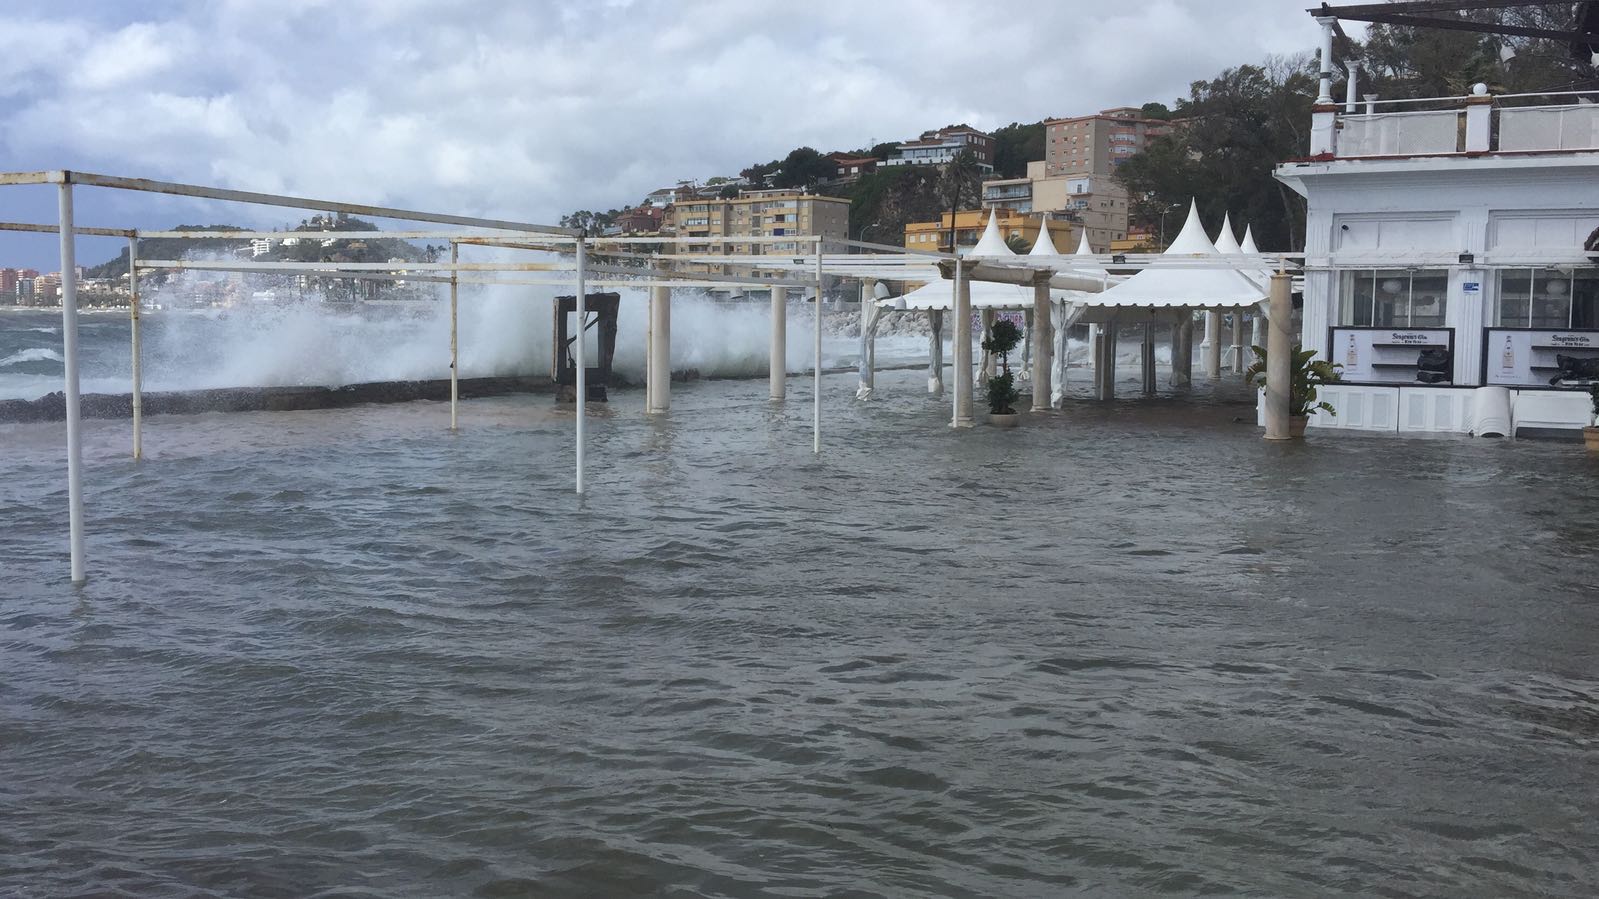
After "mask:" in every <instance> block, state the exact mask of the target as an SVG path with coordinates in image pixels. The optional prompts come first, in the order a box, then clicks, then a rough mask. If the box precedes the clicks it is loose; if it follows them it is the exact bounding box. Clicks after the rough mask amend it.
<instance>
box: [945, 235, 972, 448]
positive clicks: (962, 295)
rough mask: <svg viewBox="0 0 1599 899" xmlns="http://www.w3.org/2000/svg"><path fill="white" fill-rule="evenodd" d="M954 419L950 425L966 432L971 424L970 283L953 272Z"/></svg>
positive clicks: (964, 276)
mask: <svg viewBox="0 0 1599 899" xmlns="http://www.w3.org/2000/svg"><path fill="white" fill-rule="evenodd" d="M954 333H955V417H954V420H953V421H951V422H950V424H951V425H952V426H954V427H957V428H969V427H971V426H972V424H973V420H972V390H973V387H974V385H973V383H972V282H971V281H969V280H967V278H966V274H965V272H963V271H962V270H961V269H960V268H959V267H957V268H956V269H955V332H954Z"/></svg>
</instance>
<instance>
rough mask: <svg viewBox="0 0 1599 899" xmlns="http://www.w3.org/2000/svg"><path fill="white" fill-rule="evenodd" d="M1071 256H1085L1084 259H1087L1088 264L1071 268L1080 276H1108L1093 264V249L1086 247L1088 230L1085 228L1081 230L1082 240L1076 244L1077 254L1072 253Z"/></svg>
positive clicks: (1096, 264)
mask: <svg viewBox="0 0 1599 899" xmlns="http://www.w3.org/2000/svg"><path fill="white" fill-rule="evenodd" d="M1072 255H1073V256H1085V257H1087V258H1088V259H1089V263H1088V264H1084V265H1078V266H1073V267H1072V270H1073V271H1075V272H1078V273H1080V274H1084V275H1108V274H1110V273H1109V272H1107V271H1105V270H1104V269H1103V268H1100V267H1099V265H1098V263H1094V262H1093V258H1094V248H1093V247H1091V246H1089V245H1088V229H1087V228H1084V229H1083V238H1082V240H1079V241H1078V242H1077V252H1075V253H1073V254H1072Z"/></svg>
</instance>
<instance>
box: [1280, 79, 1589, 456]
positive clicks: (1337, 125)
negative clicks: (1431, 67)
mask: <svg viewBox="0 0 1599 899" xmlns="http://www.w3.org/2000/svg"><path fill="white" fill-rule="evenodd" d="M1326 83H1327V82H1326V81H1325V80H1324V82H1323V97H1322V100H1321V101H1320V102H1319V105H1318V106H1317V107H1316V112H1315V122H1314V124H1313V126H1312V135H1313V136H1312V146H1311V156H1310V157H1309V158H1307V159H1305V160H1302V161H1295V162H1289V163H1286V164H1284V165H1282V166H1280V167H1279V168H1278V169H1277V171H1276V177H1277V178H1278V179H1279V180H1281V181H1283V182H1284V183H1286V184H1287V185H1289V186H1290V187H1292V188H1293V189H1294V190H1296V191H1298V192H1299V193H1300V194H1302V195H1303V196H1304V197H1305V198H1306V200H1307V201H1308V206H1309V215H1308V217H1307V222H1306V228H1305V254H1306V259H1305V287H1304V307H1303V319H1302V327H1301V332H1300V339H1301V342H1302V343H1303V345H1304V346H1305V348H1307V349H1315V350H1316V351H1317V352H1318V353H1319V354H1321V355H1322V356H1323V357H1330V358H1331V359H1332V361H1334V362H1338V363H1341V364H1343V365H1344V373H1343V377H1344V381H1345V382H1346V383H1344V384H1340V385H1337V386H1336V387H1332V388H1327V389H1325V390H1323V398H1325V399H1329V400H1330V401H1331V402H1332V403H1333V405H1334V406H1335V407H1336V408H1337V415H1336V416H1335V417H1329V416H1326V415H1317V416H1315V417H1314V418H1313V419H1312V422H1311V423H1312V425H1313V426H1318V427H1333V428H1347V429H1360V430H1379V431H1444V432H1459V433H1469V432H1473V431H1475V430H1477V428H1478V424H1479V422H1480V421H1483V420H1487V417H1488V414H1487V413H1485V412H1484V410H1490V411H1491V410H1493V409H1495V408H1496V406H1495V402H1497V403H1498V407H1502V406H1503V402H1504V398H1505V397H1506V394H1505V393H1503V392H1500V391H1489V392H1487V393H1482V394H1479V388H1481V387H1484V386H1490V387H1502V388H1507V389H1508V399H1509V409H1508V410H1506V411H1508V413H1509V415H1510V417H1511V419H1512V420H1513V424H1512V427H1511V430H1512V432H1514V430H1516V429H1517V428H1575V427H1581V426H1582V425H1585V424H1587V423H1588V420H1589V409H1590V405H1589V399H1588V396H1587V394H1586V390H1587V387H1586V383H1587V382H1586V381H1585V380H1584V379H1581V378H1576V377H1570V374H1571V370H1570V368H1569V366H1568V368H1567V369H1566V375H1567V376H1565V377H1562V369H1561V366H1560V364H1559V363H1560V357H1567V358H1599V267H1596V265H1595V263H1596V260H1599V254H1595V253H1593V252H1591V251H1589V250H1586V249H1585V248H1584V247H1585V244H1586V242H1587V241H1588V240H1589V237H1590V235H1591V234H1593V233H1594V232H1595V229H1596V228H1599V105H1594V104H1593V103H1592V101H1593V100H1594V99H1599V96H1584V97H1578V96H1573V95H1566V96H1560V97H1549V98H1541V97H1527V96H1521V97H1497V98H1496V97H1490V96H1488V95H1487V94H1486V91H1485V90H1484V89H1482V88H1481V86H1479V88H1478V91H1477V93H1476V94H1475V95H1474V96H1471V97H1466V98H1457V99H1455V100H1453V101H1439V102H1436V103H1427V104H1406V105H1397V104H1396V105H1384V104H1381V103H1374V104H1366V103H1361V104H1349V105H1333V104H1331V103H1330V102H1329V101H1328V99H1327V88H1326ZM1439 107H1443V108H1439ZM1552 381H1553V382H1557V383H1554V384H1552V383H1551V382H1552ZM1496 396H1497V397H1499V399H1498V400H1497V401H1496V400H1495V397H1496Z"/></svg>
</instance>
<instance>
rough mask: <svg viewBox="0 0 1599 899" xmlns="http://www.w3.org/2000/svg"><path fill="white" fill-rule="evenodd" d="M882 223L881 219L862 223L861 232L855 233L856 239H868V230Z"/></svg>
mask: <svg viewBox="0 0 1599 899" xmlns="http://www.w3.org/2000/svg"><path fill="white" fill-rule="evenodd" d="M881 224H882V222H881V221H876V222H872V223H871V224H870V225H862V226H861V230H860V233H858V234H856V235H855V239H856V240H862V241H864V240H865V239H866V232H868V231H870V230H872V229H873V228H876V227H877V226H878V225H881Z"/></svg>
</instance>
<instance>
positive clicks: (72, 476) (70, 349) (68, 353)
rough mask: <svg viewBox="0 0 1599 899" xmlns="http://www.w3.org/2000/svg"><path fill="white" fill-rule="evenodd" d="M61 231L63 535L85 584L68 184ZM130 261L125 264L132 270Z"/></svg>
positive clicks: (61, 203) (73, 232) (76, 575)
mask: <svg viewBox="0 0 1599 899" xmlns="http://www.w3.org/2000/svg"><path fill="white" fill-rule="evenodd" d="M57 201H58V213H59V215H60V220H59V222H58V223H57V224H58V225H59V227H60V231H61V355H62V357H63V360H64V364H65V367H66V370H65V381H66V383H65V385H63V386H64V392H65V393H66V404H67V532H68V539H69V545H70V547H71V553H72V583H74V584H81V583H83V582H84V581H86V580H88V574H87V573H86V568H85V565H86V563H87V560H86V558H85V556H84V551H83V426H82V421H81V419H80V418H79V404H78V258H77V245H76V243H75V241H76V238H77V229H76V227H75V226H74V224H73V218H72V182H71V181H62V182H61V185H60V192H59V194H58V195H57ZM133 261H134V260H133V259H131V258H130V259H129V260H128V267H129V270H130V271H131V270H132V267H133Z"/></svg>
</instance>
